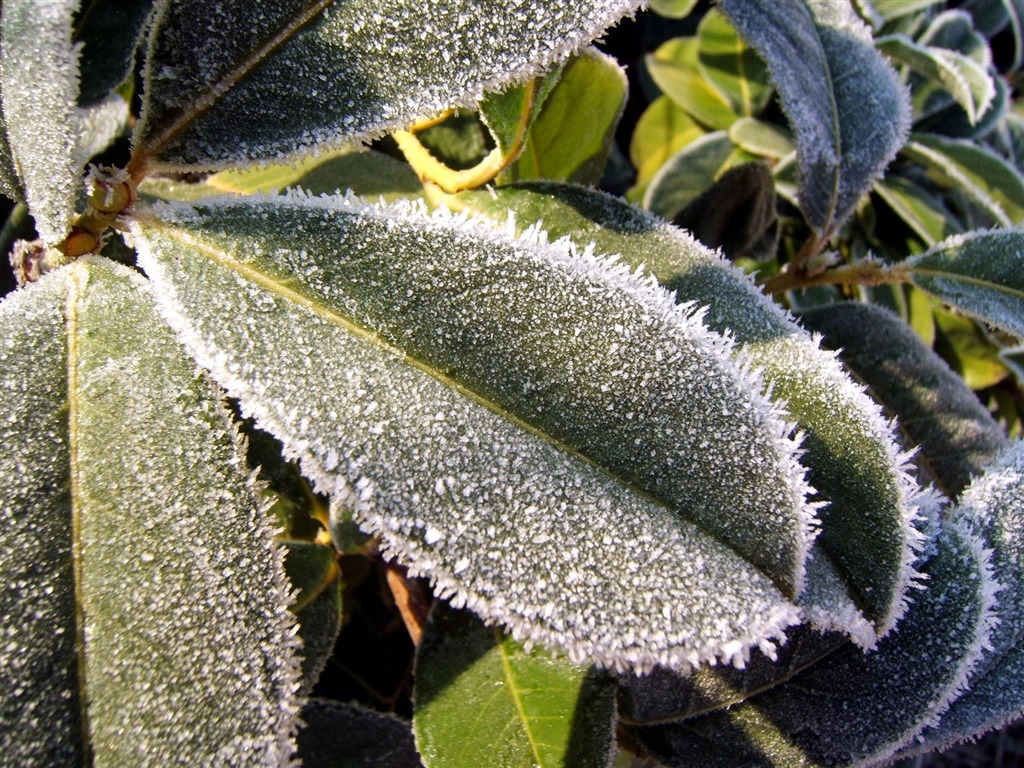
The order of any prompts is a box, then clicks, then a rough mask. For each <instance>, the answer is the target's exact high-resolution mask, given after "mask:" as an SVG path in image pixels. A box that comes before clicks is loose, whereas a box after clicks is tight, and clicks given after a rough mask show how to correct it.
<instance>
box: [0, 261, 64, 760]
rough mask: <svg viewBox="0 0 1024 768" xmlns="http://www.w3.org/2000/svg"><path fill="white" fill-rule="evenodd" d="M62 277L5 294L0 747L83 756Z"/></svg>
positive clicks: (21, 756) (18, 756)
mask: <svg viewBox="0 0 1024 768" xmlns="http://www.w3.org/2000/svg"><path fill="white" fill-rule="evenodd" d="M65 293H66V287H65V281H64V277H63V275H58V274H52V273H51V274H50V275H47V276H45V277H43V278H42V279H41V280H40V281H39V282H38V283H34V284H33V285H32V286H30V287H29V288H27V289H26V290H22V291H15V292H14V293H13V294H10V295H9V296H8V297H7V298H6V299H5V300H4V301H3V302H2V303H0V445H3V446H4V450H2V451H0V485H2V487H3V489H4V493H3V494H2V495H0V691H3V694H2V695H0V754H2V755H3V756H4V757H3V759H4V760H5V761H10V764H11V765H19V766H39V767H40V768H44V767H48V766H52V765H69V764H80V763H81V761H82V757H83V755H82V751H81V743H82V723H81V720H80V717H79V708H80V706H81V702H80V699H79V691H78V678H77V674H78V672H77V665H76V663H75V662H76V657H75V640H76V634H75V583H74V579H73V574H72V569H71V549H72V537H71V498H70V495H69V493H68V490H69V489H68V472H69V466H70V454H69V449H68V433H67V412H66V410H65V409H64V403H65V402H66V401H67V370H68V366H67V341H66V333H65V328H64V303H65V299H64V295H65Z"/></svg>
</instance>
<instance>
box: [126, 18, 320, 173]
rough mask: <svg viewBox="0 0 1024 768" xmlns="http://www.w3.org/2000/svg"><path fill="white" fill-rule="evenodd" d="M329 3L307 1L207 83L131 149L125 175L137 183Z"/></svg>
mask: <svg viewBox="0 0 1024 768" xmlns="http://www.w3.org/2000/svg"><path fill="white" fill-rule="evenodd" d="M333 3H334V0H311V2H310V3H309V4H308V5H307V6H306V8H305V9H304V10H302V11H300V12H298V13H297V14H295V15H294V16H293V17H292V19H291V20H290V21H288V22H286V23H285V24H284V25H283V26H282V27H281V28H280V29H279V30H278V31H277V32H276V33H274V34H273V35H271V36H270V37H268V38H267V39H265V40H264V41H263V42H262V43H261V44H260V45H258V46H256V47H255V48H253V50H252V51H251V52H250V53H249V55H248V56H246V57H244V58H243V59H242V60H241V61H240V62H239V63H238V65H237V66H235V67H234V68H233V69H231V70H229V71H228V72H226V73H225V74H224V75H223V76H221V78H220V79H219V80H217V81H216V82H212V83H208V84H207V90H206V92H205V93H203V94H202V95H201V96H199V97H198V98H197V99H195V100H194V101H193V102H192V103H191V104H190V105H189V107H188V108H187V109H185V110H184V111H182V112H181V113H180V114H179V115H178V116H177V117H176V118H175V119H174V120H173V121H172V122H171V123H170V124H169V125H167V126H166V127H165V128H163V129H162V130H161V131H160V132H158V133H157V134H156V135H155V136H152V137H150V138H148V139H146V140H144V141H140V142H139V143H138V144H137V146H136V147H135V151H134V152H133V153H132V158H131V161H130V162H129V164H128V172H129V173H131V174H132V176H133V178H135V179H136V180H139V179H141V178H142V177H143V176H144V175H146V172H147V171H148V170H150V158H151V157H153V156H154V155H156V154H157V153H158V152H160V150H161V149H163V148H164V147H166V146H167V144H169V143H170V142H172V141H173V140H174V139H175V138H177V137H178V136H179V135H180V134H181V133H182V132H184V131H185V130H186V129H187V128H188V127H189V125H191V124H192V123H193V122H194V121H195V120H196V119H198V118H199V117H200V116H201V115H202V114H204V113H205V112H206V111H208V110H209V109H210V108H212V107H213V106H214V105H215V104H216V103H217V102H218V101H220V99H221V98H222V97H223V96H225V95H227V94H228V93H230V92H231V91H232V90H233V89H234V87H235V86H236V85H237V84H238V83H239V82H241V81H242V80H243V79H245V78H246V77H247V76H248V75H249V74H250V73H252V72H253V70H255V69H256V68H257V67H258V66H259V65H260V64H262V63H263V61H264V60H265V59H266V58H267V57H268V56H269V55H270V54H271V53H273V52H274V51H276V50H277V49H278V48H280V47H281V46H282V45H284V44H285V43H287V42H289V41H290V40H291V39H292V38H294V37H295V35H297V34H298V33H299V31H300V30H302V29H303V28H304V27H306V26H307V25H308V24H309V23H310V22H311V21H313V19H315V18H316V16H317V15H319V14H320V13H322V12H323V11H324V9H326V8H327V7H328V6H330V5H332V4H333Z"/></svg>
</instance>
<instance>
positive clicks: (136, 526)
mask: <svg viewBox="0 0 1024 768" xmlns="http://www.w3.org/2000/svg"><path fill="white" fill-rule="evenodd" d="M26 317H29V318H33V319H39V320H43V321H44V322H43V323H40V325H38V326H35V327H24V325H23V324H24V322H25V320H26ZM0 318H2V320H0V323H2V325H3V330H4V350H5V353H4V365H3V370H4V372H5V376H13V377H15V380H14V381H13V382H11V381H9V382H7V383H9V384H16V385H18V386H8V387H5V389H4V392H16V393H20V392H32V393H36V396H37V397H39V398H40V399H39V400H38V401H34V402H31V403H29V405H32V406H34V408H33V409H32V411H34V413H33V412H30V411H29V410H28V409H27V408H26V403H25V402H24V400H22V399H21V398H20V396H19V399H18V401H17V402H12V401H9V402H7V403H5V404H4V409H5V411H6V412H7V414H8V416H5V418H4V424H5V425H12V424H14V425H16V426H15V433H14V434H11V435H5V443H4V444H5V445H22V446H26V449H25V452H24V453H19V454H15V456H16V457H17V458H13V466H12V458H10V457H8V458H5V460H4V466H3V468H2V478H3V482H4V486H5V488H25V489H26V490H27V493H20V494H15V496H14V498H13V501H12V500H11V497H10V496H8V497H6V498H5V500H4V509H3V518H4V529H3V530H4V535H3V542H2V545H0V546H2V551H3V558H2V564H3V566H2V567H3V569H4V571H5V573H4V583H5V584H19V585H20V586H19V587H18V589H16V590H10V591H7V590H5V592H4V603H3V606H2V607H3V622H2V624H3V626H4V628H5V629H4V632H5V635H6V637H5V640H6V641H8V642H7V644H5V646H4V652H3V654H0V665H2V666H3V667H4V669H3V677H4V690H5V691H16V692H17V694H16V697H15V699H14V701H13V702H11V705H12V706H13V707H14V712H11V711H9V710H7V707H8V704H7V701H9V700H8V699H7V697H6V696H5V697H4V698H5V704H4V711H3V728H2V731H3V733H4V739H5V741H6V740H10V741H13V745H11V748H10V749H6V750H5V753H4V754H5V755H6V756H8V757H9V756H10V755H11V754H15V755H20V756H21V757H23V758H24V762H22V763H19V764H28V765H33V764H36V765H52V764H54V763H55V762H56V763H58V764H63V763H65V762H66V761H67V760H68V759H69V758H71V757H74V756H75V755H77V756H78V759H81V756H83V755H84V754H86V753H89V752H91V754H92V756H93V759H94V761H95V764H97V765H138V764H140V763H148V762H151V761H155V762H157V763H159V764H161V765H186V764H196V763H202V762H217V763H222V764H227V763H231V762H235V761H238V760H245V761H247V762H248V764H267V765H277V764H278V763H279V762H280V761H281V760H284V759H287V757H288V755H290V753H291V751H292V749H293V746H294V745H293V742H292V738H291V737H292V730H293V729H294V727H295V726H294V722H295V717H296V714H297V709H298V707H297V704H296V702H295V686H296V684H297V670H296V664H297V663H296V661H295V660H294V654H295V648H294V645H295V641H294V637H293V629H292V624H293V622H292V619H291V618H290V616H289V614H288V612H287V607H286V606H287V603H288V595H287V587H286V584H285V582H284V577H283V571H282V570H281V558H280V555H278V554H275V550H274V547H273V544H272V540H271V536H270V530H269V526H268V523H267V520H266V518H265V516H264V513H263V510H262V509H261V507H260V505H259V503H258V502H257V500H256V496H255V489H254V487H253V485H252V482H251V480H250V478H249V473H248V471H247V469H246V468H245V465H244V459H243V458H242V457H241V453H240V451H239V450H238V449H239V447H240V441H239V438H238V436H237V434H236V433H235V431H234V428H233V427H232V426H231V421H230V414H229V412H228V411H227V409H226V408H225V407H224V406H223V405H222V403H221V400H220V394H219V392H218V391H217V390H216V389H215V388H214V387H213V386H212V385H211V384H210V383H209V381H208V380H207V379H205V377H202V376H197V375H196V373H195V367H194V364H193V363H192V362H191V361H190V360H189V359H188V358H187V357H185V355H184V354H183V353H182V351H181V349H180V347H178V346H177V343H176V341H175V340H174V338H173V335H172V334H171V332H170V330H169V329H168V328H167V326H166V325H165V324H164V323H163V321H162V320H161V319H160V318H159V317H158V316H157V315H156V314H155V312H154V309H153V302H152V299H151V298H150V296H149V294H148V292H147V290H146V288H145V284H144V282H143V281H142V280H141V279H140V278H139V277H138V276H137V275H135V274H133V273H129V272H128V271H127V270H125V269H124V268H122V267H116V266H114V265H112V264H111V263H110V262H106V261H104V260H91V259H90V260H83V261H79V262H77V263H76V264H75V265H73V266H71V267H68V268H65V269H63V270H60V271H58V272H54V273H51V274H50V275H48V276H46V277H45V278H44V279H43V280H42V281H41V282H40V283H39V284H36V285H32V286H30V287H29V288H27V289H25V290H23V291H19V292H18V293H16V294H14V296H13V297H11V298H10V299H8V300H7V301H5V302H4V304H3V305H0ZM22 328H23V330H22ZM43 328H48V330H49V331H50V332H49V333H48V334H47V335H46V336H41V335H40V330H41V329H43ZM26 332H29V333H31V338H19V335H21V336H22V337H24V334H25V333H26ZM39 419H43V421H42V422H39V421H38V420H39ZM33 421H36V422H37V423H35V424H33V423H32V422H33ZM32 427H38V428H39V429H38V431H33V432H25V431H24V430H25V429H26V428H32ZM7 438H10V439H9V440H8V439H7ZM37 445H38V446H39V448H38V449H36V448H35V447H34V446H37ZM112 446H116V447H117V450H111V447H112ZM12 473H14V474H13V475H12ZM19 478H21V479H19ZM42 510H45V511H46V514H45V515H42V516H40V515H39V511H42ZM29 542H34V543H33V544H32V546H30V547H27V548H26V546H25V545H26V544H27V543H29ZM51 542H52V543H51ZM44 546H45V547H46V548H41V547H44ZM22 548H25V553H26V554H25V555H20V554H19V552H20V550H21V549H22ZM47 548H48V550H49V551H47ZM72 553H73V554H72ZM26 556H27V557H26ZM26 567H28V568H29V571H28V572H27V573H32V572H33V571H36V570H37V569H38V570H43V571H44V572H45V571H49V572H52V573H53V574H55V576H56V577H57V583H54V582H53V581H49V580H44V579H39V578H38V577H32V578H31V579H30V581H29V582H26V581H25V580H24V579H25V578H26V575H27V573H26V572H24V570H23V569H25V568H26ZM10 569H13V573H12V571H11V570H10ZM126 578H129V579H130V580H131V586H132V588H131V589H125V579H126ZM36 584H38V587H37V588H38V590H40V591H39V592H38V593H34V589H35V588H36ZM51 587H53V588H54V594H52V595H51V594H49V592H50V588H51ZM76 615H77V617H78V620H77V621H76ZM11 633H13V640H12V639H11ZM76 645H77V653H76ZM12 665H13V668H12ZM197 669H203V671H204V672H203V676H202V678H201V679H200V678H197V677H196V675H195V672H196V670H197ZM51 670H60V671H61V672H60V673H59V674H57V675H52V672H51ZM37 675H43V676H45V678H44V679H45V683H44V684H40V681H39V680H38V679H34V678H35V677H36V676H37ZM51 681H52V682H51ZM26 698H27V699H28V703H26ZM82 702H86V704H84V705H83V704H82ZM82 707H84V712H81V711H80V708H82ZM58 708H59V709H63V710H64V716H63V717H57V716H54V715H56V713H55V712H54V709H58ZM44 714H48V715H50V717H47V718H46V719H44V720H40V719H39V718H40V717H41V716H43V715H44ZM38 728H42V729H43V731H44V732H42V733H40V732H39V730H38ZM183 734H187V735H183ZM5 746H6V745H5ZM60 750H65V751H70V752H72V753H73V754H71V755H69V754H66V753H65V754H64V755H60V753H59V751H60ZM58 756H59V757H60V759H57V758H58Z"/></svg>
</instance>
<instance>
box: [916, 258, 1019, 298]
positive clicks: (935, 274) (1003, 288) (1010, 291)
mask: <svg viewBox="0 0 1024 768" xmlns="http://www.w3.org/2000/svg"><path fill="white" fill-rule="evenodd" d="M908 271H909V272H910V274H912V275H921V276H923V277H932V278H935V279H936V280H951V281H954V282H959V283H965V284H966V285H970V286H974V287H977V288H984V289H986V290H989V291H992V292H993V293H1000V294H1004V295H1007V296H1012V297H1013V298H1016V299H1020V300H1021V301H1024V289H1019V288H1013V287H1011V286H1008V285H1002V284H1000V283H996V282H992V281H990V280H985V279H983V278H980V277H971V276H969V275H965V274H963V273H961V272H950V271H944V270H940V269H934V268H931V269H929V268H922V267H917V266H911V267H910V269H909V270H908Z"/></svg>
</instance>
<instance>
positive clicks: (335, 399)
mask: <svg viewBox="0 0 1024 768" xmlns="http://www.w3.org/2000/svg"><path fill="white" fill-rule="evenodd" d="M200 205H201V206H202V207H201V208H197V209H192V208H188V207H185V206H180V205H179V206H174V207H169V206H161V207H159V208H158V209H157V211H156V215H157V216H159V218H154V217H148V216H147V217H145V218H143V219H140V221H139V222H138V225H137V227H136V232H137V235H138V242H139V243H140V246H141V247H140V252H141V256H140V258H141V261H142V263H143V264H144V265H145V269H146V271H147V273H149V274H150V275H159V280H158V282H159V284H160V285H161V286H163V289H164V290H163V307H164V311H165V314H166V315H167V317H168V319H169V320H170V322H171V323H172V325H174V327H175V328H176V329H177V330H178V331H179V333H180V334H181V335H182V338H183V340H184V342H185V344H186V346H187V347H188V348H189V349H190V350H191V352H192V354H193V355H194V356H195V357H196V358H197V360H198V361H199V362H200V363H201V364H202V365H204V366H206V367H207V368H209V369H210V370H211V371H212V372H213V375H214V377H215V378H216V379H217V380H218V381H219V382H220V383H221V384H222V385H223V386H225V387H226V388H227V389H228V391H229V393H231V394H232V395H233V396H235V397H238V398H239V399H240V400H241V402H242V406H243V408H244V409H245V410H246V411H248V412H250V413H251V414H252V415H254V416H255V417H256V418H257V422H258V424H259V425H260V426H261V427H262V428H263V429H266V430H267V431H269V432H271V433H273V434H274V435H276V436H277V437H278V438H279V439H280V440H282V442H283V443H284V444H285V448H286V452H288V453H289V455H291V456H294V457H298V458H300V459H301V461H302V468H303V471H304V472H305V473H306V474H307V475H308V476H310V477H311V478H312V479H313V480H314V481H315V482H316V483H317V484H318V485H319V487H320V489H321V490H322V491H324V492H328V493H330V494H332V495H334V496H335V497H337V498H338V499H339V500H341V501H342V502H345V503H350V504H351V505H353V506H354V507H356V509H357V515H358V517H359V519H360V520H361V523H362V524H363V525H364V527H366V528H367V529H368V530H370V531H371V532H374V533H377V534H379V535H381V536H382V538H383V539H384V542H385V544H386V546H387V547H388V548H389V549H390V550H393V551H394V552H396V553H397V554H399V555H400V556H401V557H402V558H403V559H404V560H405V561H406V562H408V563H409V564H410V565H411V566H412V567H413V570H414V571H415V572H416V573H423V574H426V575H429V576H431V577H432V578H433V580H434V581H435V583H436V584H437V586H438V589H439V591H440V592H441V594H442V595H449V596H454V597H455V599H456V602H457V603H458V604H468V605H469V607H470V608H472V609H473V610H475V611H476V612H477V613H479V614H481V615H482V616H483V617H484V618H485V619H488V620H491V621H501V622H503V623H505V624H507V625H509V626H510V627H511V629H512V632H513V635H514V636H515V638H516V639H518V640H531V641H535V642H539V643H541V644H544V645H551V646H553V647H555V648H560V649H563V650H565V651H567V652H568V654H569V655H570V657H571V658H572V659H573V660H574V661H578V660H584V659H593V660H596V661H598V662H599V663H601V664H604V665H606V666H613V667H617V668H633V667H636V668H647V667H649V666H650V665H652V664H655V663H663V664H666V665H668V666H673V667H677V668H685V667H686V666H687V665H690V664H694V663H696V662H698V661H699V660H702V659H711V658H714V657H718V658H732V659H733V660H735V661H737V662H738V663H742V660H743V659H744V658H745V657H746V650H745V649H746V648H748V647H749V646H751V645H754V644H758V643H759V642H760V640H759V639H760V638H768V637H770V636H774V635H775V634H776V630H778V629H781V627H782V625H784V624H786V623H789V622H790V621H792V619H793V618H794V617H795V615H796V609H795V608H793V606H791V605H790V604H789V603H787V602H785V601H784V600H782V595H781V594H780V593H779V592H778V591H777V590H776V589H775V588H774V587H772V586H771V582H769V581H768V580H767V579H765V578H764V577H763V576H762V575H760V574H759V573H758V571H757V570H756V569H755V568H753V567H752V565H751V564H750V563H748V562H746V561H745V560H744V559H743V558H741V557H739V556H738V555H737V554H736V552H735V551H733V550H740V549H741V548H743V549H744V550H745V551H744V555H747V554H748V553H749V557H748V558H747V559H754V558H757V561H758V562H760V563H761V564H762V567H764V568H766V569H769V570H771V571H773V572H774V573H775V574H776V578H777V579H778V580H779V581H780V582H782V583H784V584H789V585H797V584H799V583H800V582H801V581H802V567H803V560H804V558H805V556H806V547H807V546H808V545H809V541H810V535H811V529H812V526H813V520H812V510H811V509H809V508H806V507H805V506H804V502H803V500H802V496H803V494H804V493H805V491H806V488H805V486H804V485H803V481H802V470H801V469H800V468H799V467H798V465H797V464H796V462H795V460H794V456H793V450H794V445H793V444H792V443H790V442H789V441H788V439H787V438H785V437H784V434H785V433H786V432H787V431H788V426H787V425H786V424H784V423H783V422H782V421H781V420H778V419H777V417H776V413H775V411H774V408H773V407H771V406H770V405H769V404H768V403H767V401H764V400H761V399H760V398H759V397H758V396H757V395H756V392H757V391H759V390H760V388H761V386H762V385H761V384H760V383H759V382H758V381H756V379H749V378H747V375H746V374H745V373H743V372H741V371H740V369H738V368H737V367H736V366H735V363H734V362H733V360H732V356H731V354H730V350H729V347H728V344H727V343H726V342H725V341H724V340H723V339H721V338H720V337H717V336H715V335H714V334H710V333H709V332H707V331H706V329H704V328H703V327H702V326H701V325H700V324H699V322H697V320H696V318H694V317H692V316H691V315H690V314H689V313H688V312H686V311H685V310H683V309H680V308H677V307H675V305H674V304H673V303H672V301H671V298H670V297H668V296H667V294H665V293H664V292H663V291H661V290H660V289H658V288H656V287H655V286H653V285H652V284H650V283H648V282H645V281H642V280H640V279H639V278H636V277H633V276H631V275H629V274H628V273H627V272H626V271H625V270H621V269H619V270H616V269H614V268H612V267H610V266H609V265H608V264H607V263H605V262H602V261H600V260H599V259H597V258H595V257H592V256H589V255H586V254H578V253H576V252H575V251H573V249H572V248H570V247H569V245H568V244H567V243H556V244H550V243H547V242H546V241H544V240H543V239H542V238H540V237H538V236H536V235H531V236H530V237H525V238H513V237H512V236H511V234H510V233H508V232H501V231H497V230H495V229H493V228H492V227H490V226H489V225H486V224H477V223H474V222H472V221H466V220H463V219H461V218H458V217H452V216H450V215H440V214H438V215H435V216H429V215H427V214H425V213H424V212H423V211H422V210H421V209H419V208H417V207H415V206H393V207H388V206H379V207H369V206H366V205H365V204H362V203H359V202H358V201H357V200H355V199H348V198H315V199H314V198H307V197H302V196H291V197H277V198H257V197H252V198H247V199H244V200H237V199H226V200H221V201H218V202H212V201H210V200H206V201H203V202H202V203H201V204H200ZM238 318H247V320H246V321H245V322H239V321H238ZM267 327H273V328H274V333H273V334H267V333H266V328H267ZM282 339H287V340H288V343H287V344H281V343H280V340H282ZM713 371H714V373H712V372H713ZM695 379H696V380H695ZM704 382H709V383H710V386H705V384H704ZM702 473H706V474H705V475H704V476H702ZM638 487H639V488H641V489H643V491H644V492H638V490H637V488H638ZM680 515H685V516H688V517H689V518H691V519H696V520H699V522H698V526H699V528H698V527H694V526H693V525H692V524H691V523H690V522H687V521H685V520H683V519H682V518H681V517H680ZM707 527H711V528H712V529H713V531H714V534H713V535H710V536H709V535H708V533H707V531H706V530H704V529H705V528H707ZM719 537H720V538H721V539H728V540H729V541H730V544H731V546H732V547H733V549H727V548H726V547H725V546H723V545H722V544H721V543H720V541H719V540H718V538H719ZM792 588H793V587H792V586H790V587H789V589H792ZM741 605H742V609H741V608H740V606H741ZM612 607H614V610H613V611H612V612H610V609H612ZM736 611H738V613H737V612H736ZM741 615H742V621H739V620H740V618H741Z"/></svg>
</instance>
